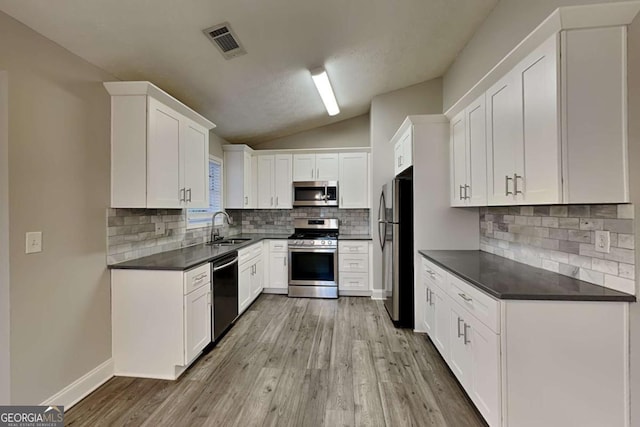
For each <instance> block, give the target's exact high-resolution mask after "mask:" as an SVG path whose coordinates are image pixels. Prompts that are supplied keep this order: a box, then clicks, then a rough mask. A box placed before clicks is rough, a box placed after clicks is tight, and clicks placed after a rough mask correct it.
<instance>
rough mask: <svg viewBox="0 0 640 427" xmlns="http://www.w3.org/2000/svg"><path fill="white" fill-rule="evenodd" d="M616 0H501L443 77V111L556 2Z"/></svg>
mask: <svg viewBox="0 0 640 427" xmlns="http://www.w3.org/2000/svg"><path fill="white" fill-rule="evenodd" d="M614 1H619V0H501V1H499V2H498V4H497V5H496V7H495V8H494V9H493V11H492V12H491V13H490V14H489V16H488V17H487V19H486V20H485V21H484V23H483V24H482V25H481V26H480V27H479V28H478V30H477V31H476V32H475V34H474V35H473V37H472V38H471V40H469V42H468V43H467V45H466V46H465V47H464V49H463V50H462V51H461V52H460V54H458V57H457V58H456V60H455V61H454V63H453V64H452V65H451V66H450V67H449V69H448V70H447V72H446V73H445V75H444V79H443V99H444V111H446V110H447V109H448V108H449V107H450V106H451V105H453V104H454V103H455V102H456V101H457V100H458V99H460V97H461V96H462V95H464V94H465V92H467V91H468V90H469V89H471V87H472V86H473V85H474V84H476V83H477V82H478V81H479V80H480V79H481V78H482V77H483V76H484V75H485V74H486V73H487V72H488V71H489V70H490V69H491V68H493V66H495V65H496V64H497V63H498V61H500V60H501V59H502V58H503V57H504V56H505V55H506V54H507V53H509V51H510V50H511V49H513V48H514V47H515V46H516V45H517V44H518V43H519V42H520V41H521V40H522V39H523V38H524V37H525V36H526V35H527V34H529V33H530V32H531V31H532V30H533V29H534V28H535V27H537V26H538V24H540V23H541V22H542V21H543V20H544V19H545V18H546V17H547V16H548V15H549V14H550V13H551V12H553V11H554V10H555V9H556V8H558V7H560V6H570V5H579V4H591V3H608V2H614Z"/></svg>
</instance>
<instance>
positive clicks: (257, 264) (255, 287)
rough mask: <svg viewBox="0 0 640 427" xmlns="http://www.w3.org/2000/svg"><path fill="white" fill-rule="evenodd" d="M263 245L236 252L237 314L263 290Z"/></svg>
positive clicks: (256, 244) (254, 245)
mask: <svg viewBox="0 0 640 427" xmlns="http://www.w3.org/2000/svg"><path fill="white" fill-rule="evenodd" d="M262 248H263V243H262V242H259V243H254V244H253V245H251V246H247V247H245V248H242V249H240V250H239V251H238V314H242V313H243V312H244V311H245V310H246V309H247V308H248V307H249V306H250V305H251V303H252V302H253V301H254V300H255V299H256V298H257V297H258V296H259V295H260V293H262V289H263V288H264V260H263V254H264V251H263V249H262Z"/></svg>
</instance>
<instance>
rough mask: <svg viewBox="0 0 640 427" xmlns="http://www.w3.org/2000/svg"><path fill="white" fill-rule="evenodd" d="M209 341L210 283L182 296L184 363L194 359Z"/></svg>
mask: <svg viewBox="0 0 640 427" xmlns="http://www.w3.org/2000/svg"><path fill="white" fill-rule="evenodd" d="M210 342H211V284H206V285H204V286H201V287H199V288H198V289H196V290H195V291H193V292H191V293H190V294H188V295H186V296H185V297H184V364H185V365H187V364H189V363H191V362H192V361H193V359H195V358H196V357H197V356H198V355H199V354H200V352H201V351H202V349H203V348H205V347H206V346H207V344H209V343H210Z"/></svg>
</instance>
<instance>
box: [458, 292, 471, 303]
mask: <svg viewBox="0 0 640 427" xmlns="http://www.w3.org/2000/svg"><path fill="white" fill-rule="evenodd" d="M458 295H460V297H461V298H462V299H463V300H465V301H466V302H470V301H473V300H472V299H471V298H469V297H468V296H466V295H465V294H463V293H459V294H458Z"/></svg>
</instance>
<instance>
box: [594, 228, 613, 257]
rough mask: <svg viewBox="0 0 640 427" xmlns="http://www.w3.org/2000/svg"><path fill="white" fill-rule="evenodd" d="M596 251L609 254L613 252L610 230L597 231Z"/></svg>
mask: <svg viewBox="0 0 640 427" xmlns="http://www.w3.org/2000/svg"><path fill="white" fill-rule="evenodd" d="M596 252H603V253H606V254H608V253H609V252H611V233H609V232H608V231H601V230H597V231H596Z"/></svg>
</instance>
